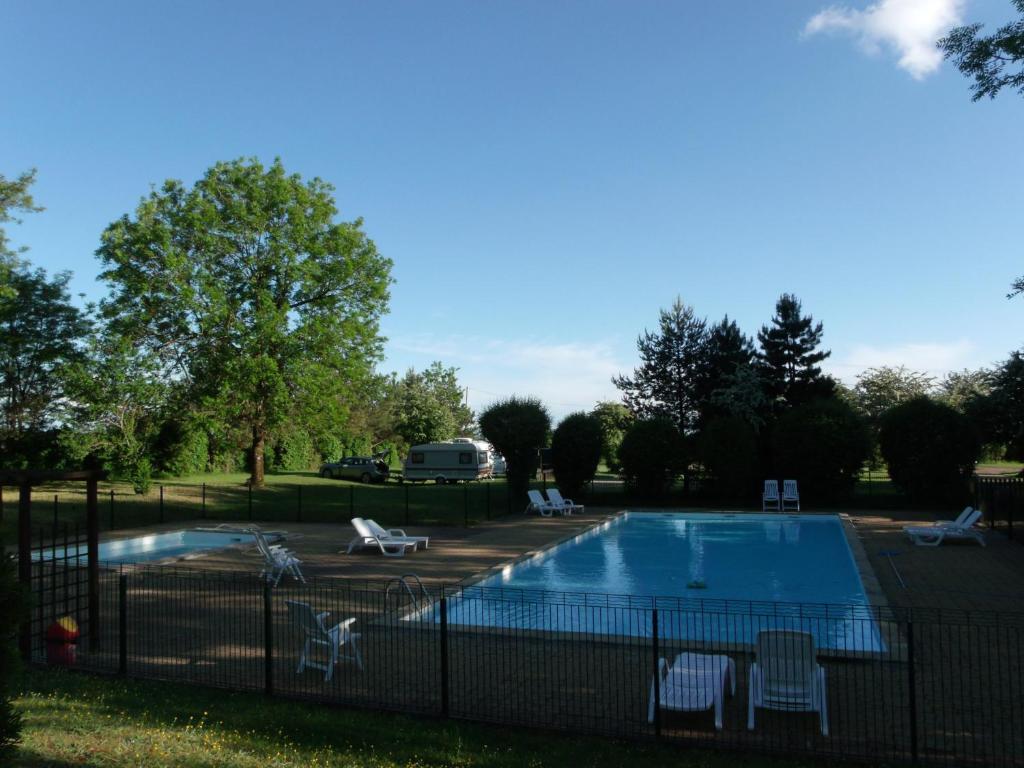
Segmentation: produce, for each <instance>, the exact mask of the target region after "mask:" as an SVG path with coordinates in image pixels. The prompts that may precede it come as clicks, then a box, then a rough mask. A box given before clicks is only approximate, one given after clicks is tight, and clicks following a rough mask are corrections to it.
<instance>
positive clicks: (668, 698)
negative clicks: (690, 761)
mask: <svg viewBox="0 0 1024 768" xmlns="http://www.w3.org/2000/svg"><path fill="white" fill-rule="evenodd" d="M657 682H658V685H659V687H660V689H659V691H658V693H659V699H658V703H659V706H660V707H661V709H662V710H663V711H666V710H667V711H676V712H702V711H704V710H706V709H711V708H712V707H714V710H715V728H717V729H718V730H722V706H723V703H724V701H725V695H726V686H727V685H728V687H729V692H730V693H731V695H733V696H735V695H736V662H734V661H733V660H732V659H731V658H729V657H728V656H724V655H720V654H703V653H681V654H679V655H678V656H676V659H675V661H674V662H672V666H671V667H669V665H668V662H667V661H666V660H665V659H658V681H657ZM654 695H655V691H654V681H651V689H650V698H649V699H648V705H647V722H649V723H653V722H654V706H655V700H654V698H655V696H654Z"/></svg>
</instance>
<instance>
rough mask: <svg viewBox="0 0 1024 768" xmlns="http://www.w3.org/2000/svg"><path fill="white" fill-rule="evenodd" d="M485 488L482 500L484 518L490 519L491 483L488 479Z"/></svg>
mask: <svg viewBox="0 0 1024 768" xmlns="http://www.w3.org/2000/svg"><path fill="white" fill-rule="evenodd" d="M484 487H485V488H486V489H487V492H486V493H485V494H484V495H485V500H484V520H490V519H491V483H490V481H488V483H487V485H485V486H484Z"/></svg>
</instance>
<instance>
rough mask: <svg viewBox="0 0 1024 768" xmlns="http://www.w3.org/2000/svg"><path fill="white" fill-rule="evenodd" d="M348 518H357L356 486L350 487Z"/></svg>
mask: <svg viewBox="0 0 1024 768" xmlns="http://www.w3.org/2000/svg"><path fill="white" fill-rule="evenodd" d="M348 516H349V517H355V516H356V487H355V486H354V485H350V486H349V487H348Z"/></svg>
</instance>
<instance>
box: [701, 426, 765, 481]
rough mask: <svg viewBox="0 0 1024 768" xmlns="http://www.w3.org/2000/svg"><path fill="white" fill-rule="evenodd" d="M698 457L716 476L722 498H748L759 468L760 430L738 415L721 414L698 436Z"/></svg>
mask: <svg viewBox="0 0 1024 768" xmlns="http://www.w3.org/2000/svg"><path fill="white" fill-rule="evenodd" d="M697 458H698V459H699V460H700V462H701V463H702V464H703V465H704V466H705V467H706V468H707V469H708V470H710V471H711V473H712V475H713V476H714V483H715V484H714V489H715V494H716V495H717V496H718V497H719V498H721V499H728V500H734V499H749V498H751V497H752V496H753V494H754V489H755V488H756V486H757V480H758V475H759V471H760V460H759V456H758V450H757V433H756V432H755V430H754V427H753V426H751V424H750V422H749V421H748V420H747V419H745V418H743V417H742V416H738V415H731V416H718V417H716V418H714V419H712V420H711V421H709V422H708V423H707V424H705V425H704V428H703V429H702V430H701V431H700V435H699V436H698V437H697Z"/></svg>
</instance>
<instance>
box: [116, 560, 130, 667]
mask: <svg viewBox="0 0 1024 768" xmlns="http://www.w3.org/2000/svg"><path fill="white" fill-rule="evenodd" d="M117 671H118V673H119V674H122V675H127V674H128V577H127V576H125V575H124V574H123V573H122V574H120V575H119V576H118V577H117Z"/></svg>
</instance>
